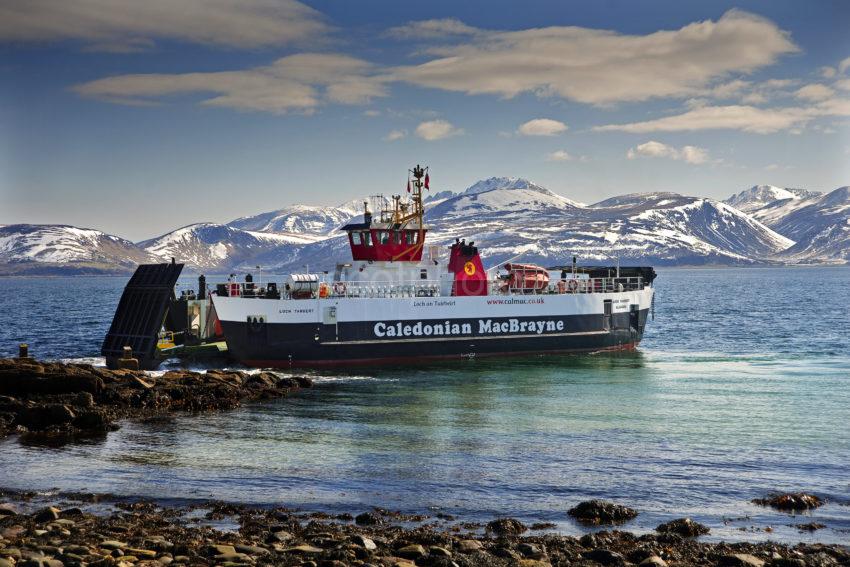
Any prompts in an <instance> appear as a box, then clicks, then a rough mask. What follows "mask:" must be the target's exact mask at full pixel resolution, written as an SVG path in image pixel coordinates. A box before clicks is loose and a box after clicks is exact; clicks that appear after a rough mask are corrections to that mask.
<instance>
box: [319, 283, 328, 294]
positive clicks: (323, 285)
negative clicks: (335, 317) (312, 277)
mask: <svg viewBox="0 0 850 567" xmlns="http://www.w3.org/2000/svg"><path fill="white" fill-rule="evenodd" d="M330 291H331V290H330V286H328V284H326V283H324V282H322V283H320V284H319V297H321V298H325V297H327V296H328V295H329V294H330Z"/></svg>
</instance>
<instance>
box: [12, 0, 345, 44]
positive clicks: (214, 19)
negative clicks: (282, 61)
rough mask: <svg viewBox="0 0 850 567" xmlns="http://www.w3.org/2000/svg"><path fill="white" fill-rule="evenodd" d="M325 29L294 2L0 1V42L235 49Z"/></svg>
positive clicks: (299, 39)
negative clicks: (174, 43) (165, 43)
mask: <svg viewBox="0 0 850 567" xmlns="http://www.w3.org/2000/svg"><path fill="white" fill-rule="evenodd" d="M329 30H330V28H329V26H328V25H327V24H326V23H325V21H324V18H323V17H322V15H321V14H320V13H319V12H317V11H316V10H314V9H312V8H310V7H308V6H305V5H304V4H301V3H300V2H297V1H295V0H180V1H179V2H178V3H175V2H174V1H173V0H142V1H128V2H111V1H109V0H72V1H68V0H25V1H22V2H18V1H15V0H12V1H8V2H0V41H61V40H77V41H83V42H86V43H87V44H89V48H90V49H95V50H102V51H103V50H107V51H119V52H126V51H134V50H136V51H138V50H139V49H145V48H148V47H150V45H151V44H152V40H153V39H172V40H181V41H190V42H195V43H203V44H211V45H223V46H228V47H238V48H257V47H268V46H276V45H284V44H291V43H304V42H314V41H315V40H316V39H320V38H322V37H323V36H325V35H326V33H327V32H328V31H329Z"/></svg>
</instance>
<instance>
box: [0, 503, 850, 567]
mask: <svg viewBox="0 0 850 567" xmlns="http://www.w3.org/2000/svg"><path fill="white" fill-rule="evenodd" d="M52 498H53V499H54V501H53V505H51V506H48V505H46V504H47V502H45V500H44V497H39V496H37V495H35V494H27V493H20V492H8V491H7V492H2V491H0V567H61V566H63V565H68V566H84V565H90V566H102V567H106V566H109V567H113V566H114V567H133V566H136V567H143V566H144V567H162V566H166V565H172V566H178V565H180V566H182V565H198V566H212V565H222V566H225V567H231V566H234V567H235V566H240V565H245V566H261V565H298V566H302V567H345V566H363V567H366V566H376V567H378V566H382V567H391V566H396V567H414V566H419V567H455V566H457V567H476V566H485V565H488V566H489V565H493V566H504V567H550V566H587V567H594V566H599V565H603V566H627V565H641V566H645V567H646V566H649V567H653V566H654V567H663V566H665V565H670V566H675V565H681V566H690V565H694V566H696V565H700V566H704V565H705V566H720V567H725V566H743V567H806V566H811V567H827V566H834V565H850V551H848V549H847V548H846V547H843V546H838V545H819V544H811V545H809V544H798V545H793V546H788V545H780V544H775V543H731V544H729V543H722V542H721V543H706V542H702V541H700V540H699V538H698V536H699V535H700V534H702V533H704V531H703V530H701V529H700V528H698V527H695V526H694V525H693V522H689V521H684V520H683V521H681V522H678V523H673V522H671V523H670V524H665V525H664V526H660V527H659V531H658V533H654V534H645V535H640V536H637V535H634V534H631V533H629V532H626V531H619V530H616V529H610V530H603V531H598V532H596V533H592V534H587V535H584V536H582V537H581V538H575V537H570V536H561V535H553V534H546V533H540V532H535V530H539V529H546V527H547V526H525V525H523V524H522V523H521V522H520V521H518V520H515V519H510V518H500V519H496V520H493V521H492V522H490V523H489V524H486V525H479V524H469V523H457V522H454V521H453V520H454V518H451V517H447V516H446V515H441V514H437V515H436V516H435V517H428V516H405V515H403V514H399V513H393V512H389V511H387V510H381V509H373V510H369V511H364V512H363V513H361V514H359V515H357V516H351V515H349V514H338V515H330V514H323V513H316V512H313V513H304V512H297V511H293V510H288V509H286V508H257V507H250V506H237V505H231V504H223V503H205V504H199V505H194V506H188V507H182V508H181V507H168V506H165V507H163V506H160V505H157V504H156V503H153V502H148V501H139V500H126V499H125V500H122V499H113V498H111V497H108V496H97V495H91V494H86V495H80V494H75V495H54V496H52ZM600 506H602V507H606V506H609V507H610V506H613V505H612V504H611V503H604V502H603V503H600V502H595V503H590V504H587V505H585V506H584V508H583V512H584V513H589V512H590V511H591V510H592V509H593V508H596V509H597V510H600V511H602V512H603V513H605V511H604V510H603V509H602V508H600ZM610 510H614V509H612V508H609V511H610ZM596 522H597V523H601V524H605V523H607V519H606V518H605V517H603V516H602V515H600V516H599V517H598V518H597V520H596ZM682 533H685V534H687V535H681V534H682Z"/></svg>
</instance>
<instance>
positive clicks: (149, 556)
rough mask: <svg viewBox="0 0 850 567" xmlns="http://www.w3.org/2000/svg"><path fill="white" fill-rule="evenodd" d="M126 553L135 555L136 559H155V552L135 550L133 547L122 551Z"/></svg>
mask: <svg viewBox="0 0 850 567" xmlns="http://www.w3.org/2000/svg"><path fill="white" fill-rule="evenodd" d="M124 551H125V552H126V553H128V554H130V555H135V556H136V557H141V558H142V559H155V558H156V551H153V550H151V549H136V548H134V547H128V548H127V549H125V550H124Z"/></svg>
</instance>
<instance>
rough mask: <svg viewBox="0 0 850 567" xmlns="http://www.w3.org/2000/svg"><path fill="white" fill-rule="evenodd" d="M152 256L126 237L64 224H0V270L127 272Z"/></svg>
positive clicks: (57, 272) (150, 259)
mask: <svg viewBox="0 0 850 567" xmlns="http://www.w3.org/2000/svg"><path fill="white" fill-rule="evenodd" d="M150 261H152V258H151V256H150V255H149V254H147V253H146V252H145V251H144V250H141V249H139V248H138V247H137V246H136V245H135V244H133V243H132V242H130V241H129V240H125V239H123V238H120V237H118V236H113V235H111V234H106V233H104V232H101V231H99V230H92V229H88V228H77V227H74V226H67V225H38V224H12V225H6V226H0V274H59V273H67V274H97V273H126V272H131V271H132V270H133V269H134V268H135V266H136V264H140V263H144V262H150Z"/></svg>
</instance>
